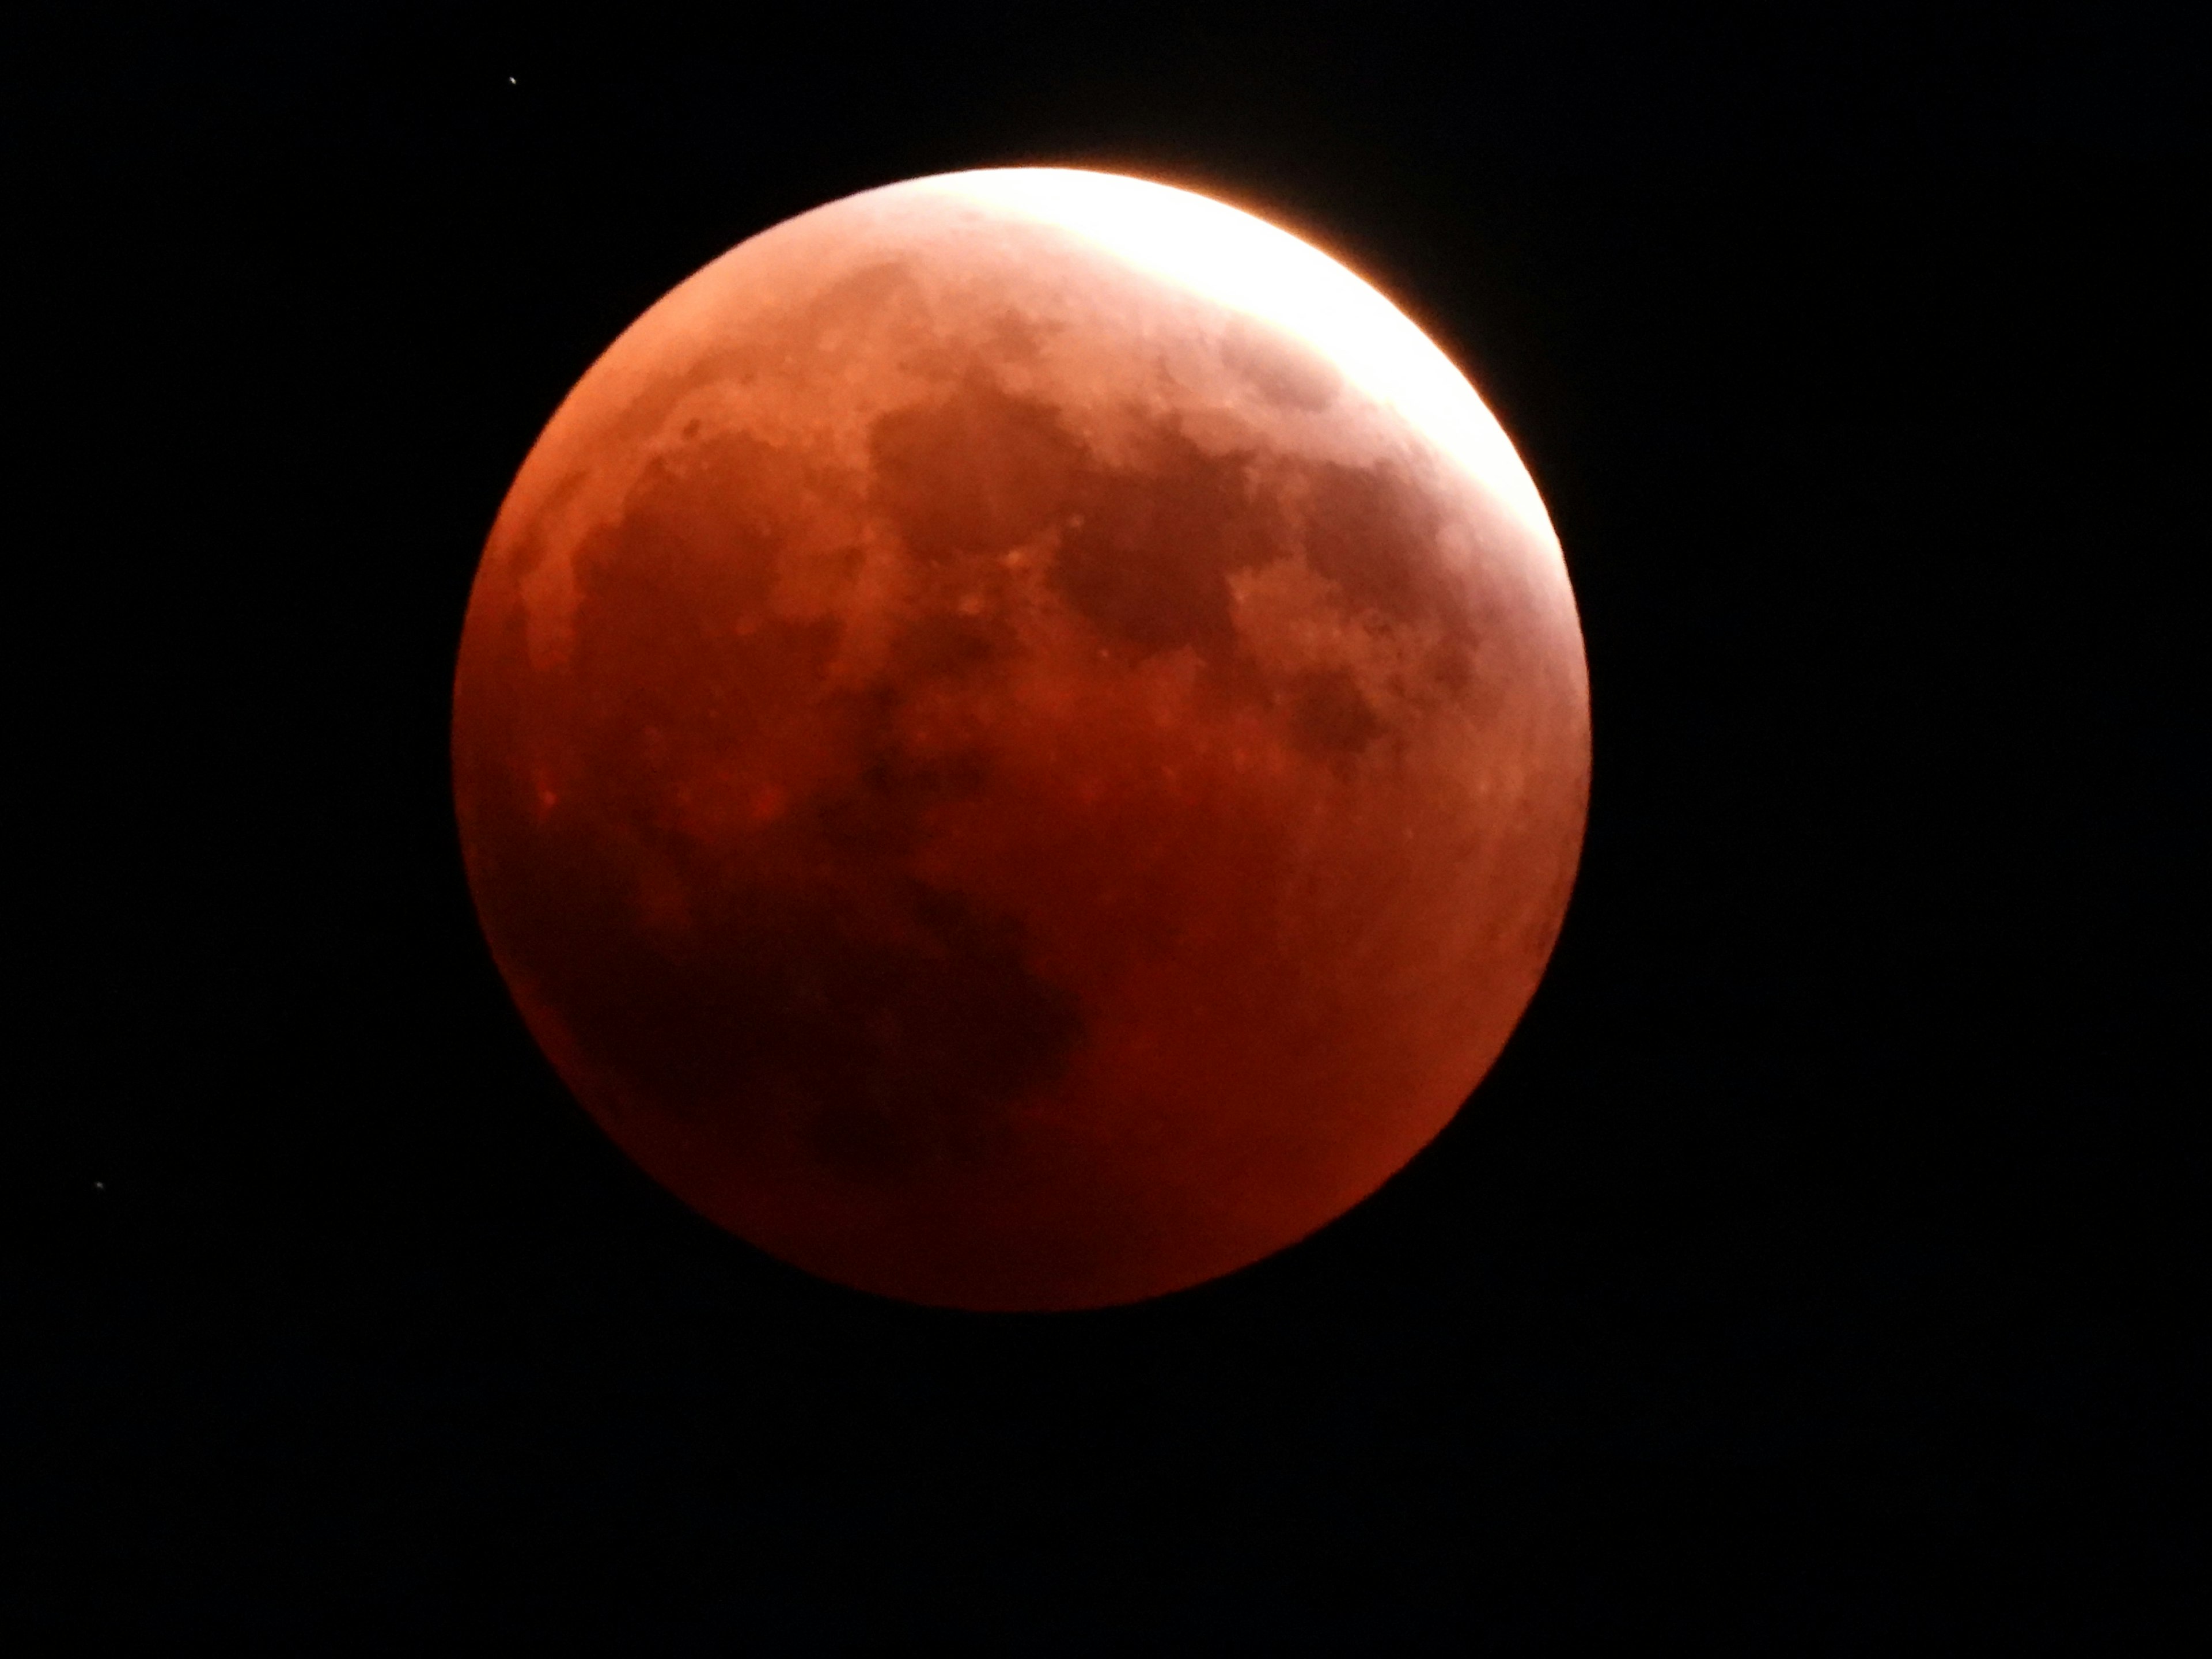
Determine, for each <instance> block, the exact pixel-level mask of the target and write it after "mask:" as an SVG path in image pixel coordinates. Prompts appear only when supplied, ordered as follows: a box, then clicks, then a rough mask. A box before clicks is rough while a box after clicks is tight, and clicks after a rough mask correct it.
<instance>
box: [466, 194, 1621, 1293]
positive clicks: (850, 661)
mask: <svg viewBox="0 0 2212 1659" xmlns="http://www.w3.org/2000/svg"><path fill="white" fill-rule="evenodd" d="M453 781H454V792H455V801H456V806H457V811H458V816H459V828H460V835H461V842H462V848H463V852H464V854H465V860H466V865H467V870H468V875H469V880H470V884H471V890H472V891H473V894H474V896H475V899H476V903H477V912H478V915H479V917H480V919H481V921H482V923H483V930H484V933H485V936H486V938H487V939H488V940H489V945H490V947H491V950H492V951H493V954H494V957H495V959H496V961H497V963H498V965H499V968H500V969H501V973H502V975H504V977H505V979H506V981H507V985H508V987H510V989H511V991H512V993H513V997H514V1000H515V1002H516V1004H517V1006H518V1007H519V1008H520V1011H521V1013H522V1015H523V1018H525V1020H526V1023H527V1024H528V1026H529V1028H530V1030H531V1031H532V1034H533V1035H534V1036H535V1037H536V1039H537V1041H538V1043H539V1045H540V1046H541V1047H542V1048H543V1049H544V1052H545V1054H546V1055H547V1056H548V1057H549V1059H550V1060H551V1062H552V1064H553V1065H554V1066H555V1067H556V1070H557V1071H558V1072H559V1073H560V1075H561V1077H562V1079H563V1080H564V1081H565V1082H566V1083H567V1084H568V1086H569V1088H570V1089H571V1090H572V1091H574V1094H575V1095H576V1097H577V1098H578V1099H579V1100H580V1101H581V1102H582V1103H583V1104H584V1106H585V1107H586V1109H587V1110H588V1111H589V1112H590V1113H591V1114H592V1116H593V1117H594V1118H596V1119H597V1121H599V1123H600V1124H601V1125H602V1126H603V1127H604V1128H605V1131H606V1133H608V1134H609V1135H610V1136H611V1138H612V1139H614V1140H615V1141H616V1142H617V1145H619V1146H621V1147H622V1148H623V1150H624V1151H625V1152H628V1153H629V1156H630V1157H632V1158H635V1160H636V1162H637V1163H638V1164H640V1165H641V1166H642V1167H643V1168H644V1169H645V1170H647V1172H649V1173H650V1174H651V1175H652V1176H653V1177H654V1178H655V1179H657V1180H658V1181H659V1182H661V1183H663V1184H664V1185H665V1186H666V1187H667V1188H669V1189H670V1190H671V1191H672V1192H673V1193H675V1194H677V1195H678V1196H679V1197H680V1198H682V1199H683V1200H685V1201H686V1202H687V1203H689V1204H690V1205H691V1206H694V1207H695V1208H696V1210H698V1211H699V1212H701V1213H702V1214H703V1215H705V1216H707V1217H708V1218H711V1219H712V1220H713V1221H714V1222H716V1223H718V1224H720V1225H722V1226H723V1227H725V1228H727V1229H728V1230H730V1231H732V1232H734V1233H736V1234H738V1235H739V1236H741V1237H744V1238H745V1239H747V1240H749V1241H750V1242H751V1243H754V1244H756V1245H757V1246H759V1247H760V1248H762V1249H765V1250H767V1251H769V1252H770V1253H772V1254H773V1255H776V1256H778V1257H780V1258H781V1259H783V1260H785V1261H789V1262H791V1263H793V1264H795V1265H797V1266H799V1267H802V1268H805V1269H807V1270H809V1271H811V1272H812V1273H817V1274H819V1275H822V1276H823V1277H825V1278H828V1279H832V1280H836V1281H838V1282H840V1283H842V1284H845V1285H852V1286H855V1287H859V1288H860V1289H863V1290H866V1291H874V1292H878V1293H881V1294H884V1295H888V1296H892V1297H902V1298H906V1299H908V1300H912V1301H916V1302H921V1303H926V1304H937V1305H944V1306H951V1307H959V1308H969V1309H979V1310H1045V1309H1070V1308H1080V1307H1091V1306H1100V1305H1105V1304H1115V1303H1121V1302H1128V1301H1133V1300H1137V1299H1140V1298H1143V1297H1150V1296H1154V1295H1158V1294H1160V1293H1163V1292H1165V1291H1173V1290H1176V1289H1178V1288H1181V1287H1184V1286H1188V1285H1194V1284H1197V1283H1199V1282H1201V1281H1203V1280H1206V1279H1211V1278H1213V1277H1215V1276H1217V1275H1219V1274H1222V1273H1227V1272H1230V1271H1231V1270H1233V1269H1235V1268H1237V1267H1242V1266H1243V1265H1245V1264H1247V1263H1249V1262H1252V1261H1256V1260H1258V1259H1259V1258H1261V1257H1262V1256H1265V1255H1268V1254H1270V1253H1271V1252H1273V1251H1275V1250H1277V1249H1281V1248H1282V1247H1284V1246H1285V1245H1287V1244H1290V1243H1293V1242H1294V1241H1296V1240H1297V1239H1298V1238H1300V1237H1304V1236H1305V1235H1307V1234H1309V1233H1310V1232H1311V1231H1314V1230H1315V1229H1316V1228H1317V1227H1319V1226H1321V1225H1323V1224H1324V1223H1326V1222H1328V1220H1330V1219H1331V1218H1334V1217H1335V1216H1337V1215H1339V1214H1340V1213H1341V1212H1344V1211H1345V1210H1346V1209H1347V1208H1348V1207H1350V1206H1352V1205H1353V1204H1355V1203H1357V1202H1358V1201H1359V1200H1361V1199H1362V1198H1364V1197H1365V1196H1366V1195H1367V1194H1370V1193H1371V1192H1373V1191H1374V1190H1375V1189H1376V1188H1377V1187H1378V1186H1379V1185H1381V1184H1382V1183H1383V1182H1384V1181H1385V1180H1387V1179H1388V1178H1389V1176H1391V1175H1392V1174H1393V1173H1394V1172H1395V1170H1398V1169H1400V1168H1401V1166H1402V1165H1403V1164H1405V1163H1406V1162H1407V1159H1409V1158H1412V1157H1413V1154H1414V1153H1415V1152H1418V1151H1419V1149H1420V1148H1421V1147H1422V1146H1424V1145H1425V1144H1426V1143H1427V1142H1428V1141H1429V1140H1430V1139H1431V1138H1432V1137H1433V1136H1434V1135H1435V1134H1436V1133H1437V1131H1438V1130H1439V1129H1440V1128H1442V1127H1443V1125H1444V1124H1445V1123H1446V1122H1447V1121H1449V1119H1450V1118H1451V1116H1452V1115H1453V1114H1454V1113H1455V1111H1456V1110H1457V1109H1459V1107H1460V1105H1461V1104H1462V1102H1463V1101H1464V1099H1465V1098H1466V1097H1467V1096H1468V1092H1469V1091H1471V1090H1472V1089H1473V1088H1474V1085H1476V1083H1477V1082H1478V1081H1479V1080H1480V1079H1481V1077H1482V1076H1483V1074H1484V1073H1486V1071H1487V1070H1488V1068H1489V1067H1490V1066H1491V1065H1492V1062H1493V1060H1495V1059H1496V1057H1497V1055H1498V1053H1499V1051H1500V1049H1501V1048H1503V1046H1504V1042H1505V1041H1506V1039H1507V1037H1508V1036H1509V1035H1510V1031H1511V1030H1512V1028H1513V1026H1514V1024H1515V1023H1516V1020H1517V1019H1518V1018H1519V1017H1520V1015H1521V1013H1522V1010H1523V1008H1524V1007H1525V1006H1527V1004H1528V1000H1529V998H1530V996H1531V994H1533V993H1534V988H1535V986H1536V984H1537V981H1538V979H1539V978H1540V976H1541V973H1542V971H1543V969H1544V966H1545V963H1546V962H1547V958H1548V957H1549V955H1550V952H1551V950H1552V946H1553V941H1554V939H1555V938H1556V936H1557V934H1558V931H1559V926H1560V922H1561V920H1562V917H1563V915H1564V913H1565V907H1566V903H1567V898H1568V894H1569V890H1570V888H1571V884H1572V882H1573V878H1574V872H1575V868H1576V863H1577V856H1578V854H1579V850H1580V846H1581V839H1582V831H1583V817H1584V812H1585V807H1586V801H1587V796H1588V787H1589V713H1588V690H1587V682H1586V678H1585V675H1584V670H1583V649H1582V638H1581V632H1580V629H1579V625H1578V623H1577V616H1576V611H1575V605H1574V599H1573V595H1572V592H1571V589H1570V586H1569V584H1568V580H1567V574H1566V570H1565V564H1564V562H1563V560H1562V557H1561V554H1560V550H1559V544H1558V542H1557V539H1556V538H1555V537H1554V535H1553V531H1552V528H1551V526H1550V523H1549V520H1548V519H1547V515H1546V513H1545V511H1544V508H1543V506H1542V503H1541V500H1540V499H1539V497H1538V495H1537V493H1536V491H1535V489H1534V486H1533V484H1532V483H1530V481H1529V478H1528V474H1527V472H1526V471H1525V470H1524V469H1523V467H1522V465H1521V463H1520V461H1519V459H1517V457H1516V455H1515V453H1514V452H1513V450H1512V447H1511V446H1510V443H1509V442H1508V441H1507V440H1506V438H1505V437H1504V434H1503V432H1502V431H1501V430H1500V429H1499V428H1498V423H1497V422H1496V421H1495V420H1494V419H1493V418H1492V416H1491V415H1490V413H1489V411H1488V410H1486V409H1485V408H1484V406H1483V405H1482V404H1481V402H1480V399H1479V398H1477V396H1476V394H1475V393H1474V391H1473V389H1472V388H1471V387H1470V386H1468V382H1467V381H1466V380H1465V379H1464V377H1462V375H1461V374H1459V372H1458V371H1457V370H1456V369H1455V368H1453V367H1452V365H1451V364H1450V362H1449V361H1448V360H1447V359H1446V358H1445V357H1444V356H1443V353H1441V352H1440V351H1439V350H1438V349H1437V348H1436V347H1435V346H1434V345H1433V344H1431V343H1430V342H1429V341H1428V340H1427V339H1426V338H1425V337H1424V336H1423V335H1422V334H1421V332H1420V331H1419V329H1418V328H1417V327H1416V326H1415V325H1413V323H1412V322H1410V321H1409V320H1408V319H1406V318H1405V317H1404V316H1403V315H1402V314H1401V313H1399V312H1398V311H1397V310H1396V309H1395V307H1392V306H1391V305H1390V304H1389V301H1385V300H1384V299H1383V297H1382V296H1381V295H1379V294H1377V293H1376V291H1375V290H1374V289H1372V288H1370V287H1369V286H1368V285H1367V284H1366V283H1364V282H1362V281H1361V280H1360V279H1359V278H1358V277H1357V276H1353V275H1352V273H1351V272H1349V271H1348V270H1346V269H1345V268H1344V267H1343V266H1341V265H1340V264H1337V263H1336V262H1335V261H1334V260H1333V259H1331V258H1328V256H1326V255H1324V254H1322V253H1321V252H1317V251H1316V250H1315V249H1314V248H1312V247H1310V246H1308V245H1306V244H1305V243H1304V242H1302V241H1300V240H1297V239H1296V238H1294V237H1292V236H1291V235H1289V234H1286V233H1285V232H1282V231H1280V230H1278V229H1275V228H1273V227H1271V226H1268V225H1267V224H1265V223H1264V222H1261V221H1259V220H1257V219H1255V218H1253V217H1252V216H1249V215H1246V214H1244V213H1243V212H1240V211H1238V210H1235V209H1232V208H1230V207H1227V206H1225V205H1223V204H1218V203H1216V202H1213V201H1212V200H1210V199H1208V198H1206V197H1200V196H1197V195H1194V194H1192V193H1190V192H1188V191H1179V190H1175V189H1171V188H1170V187H1167V186H1164V185H1157V184H1152V183H1149V182H1146V181H1142V180H1139V179H1129V178H1124V177H1120V176H1116V175H1111V174H1105V173H1084V172H1075V171H1069V170H1060V169H1009V170H1002V171H988V172H981V173H959V174H951V175H945V176H942V177H937V178H930V179H917V180H914V181H911V182H908V183H906V184H902V185H893V186H890V187H888V188H885V189H881V190H875V191H868V192H866V193H864V194H861V195H859V196H854V197H848V198H847V199H845V200H843V201H840V202H836V203H834V204H830V205H829V206H826V207H823V208H820V209H817V210H815V211H812V212H810V213H807V214H804V215H802V216H799V217H798V218H795V219H793V220H791V221H789V222H786V223H783V224H781V225H778V226H776V227H775V228H772V229H770V230H769V231H766V232H764V233H763V234H760V235H758V236H756V237H754V238H752V239H751V240H748V241H746V242H744V244H742V245H741V246H738V247H737V248H735V249H734V250H732V252H729V253H727V254H726V255H725V256H723V257H722V258H720V259H718V260H716V261H715V262H714V264H710V265H708V267H707V268H706V269H704V270H702V271H700V272H699V273H698V274H697V275H696V276H692V277H691V278H690V280H688V281H687V282H685V283H683V284H681V285H680V286H679V287H678V288H677V289H674V290H673V291H672V292H671V293H670V294H669V295H667V296H666V297H665V298H664V299H662V300H661V301H659V303H658V304H656V305H655V306H653V307H652V308H651V309H650V310H649V311H647V313H645V315H644V316H642V317H641V318H640V319H638V320H637V322H636V323H635V324H634V325H632V326H631V327H630V328H629V330H628V331H626V332H625V333H624V334H623V336H622V337H620V338H619V339H617V341H616V342H615V343H614V344H613V345H612V346H611V348H610V349H608V350H607V352H606V353H605V356H602V357H601V358H600V359H599V362H596V363H595V364H593V366H592V368H591V369H590V370H589V371H588V372H587V373H586V374H585V376H584V377H583V379H582V380H580V382H579V383H578V385H577V386H576V387H575V388H574V391H573V392H571V393H570V395H569V396H568V398H567V400H566V401H565V402H564V403H563V404H562V406H561V407H560V409H559V410H558V411H557V412H556V414H555V415H554V416H553V418H552V420H551V422H550V424H549V425H548V426H547V428H545V431H544V434H543V435H542V436H541V437H540V438H539V440H538V443H537V444H536V446H535V447H534V448H533V449H532V451H531V453H530V454H529V457H528V459H526V461H525V463H524V465H523V466H522V468H521V470H520V473H519V474H518V476H517V477H516V478H515V481H514V483H513V487H512V489H511V490H510V491H509V493H508V495H507V499H506V501H505V503H504V505H503V506H502V507H501V512H500V513H499V516H498V519H497V521H496V523H495V526H494V528H493V531H492V532H491V536H490V538H489V543H488V544H487V546H486V548H485V550H484V554H483V561H482V563H481V566H480V568H479V569H478V572H477V578H476V583H475V587H474V590H473V592H472V594H471V599H470V603H469V609H468V615H467V620H466V623H465V629H464V632H463V636H462V642H461V648H460V654H459V666H458V671H457V675H456V681H455V693H454V710H453Z"/></svg>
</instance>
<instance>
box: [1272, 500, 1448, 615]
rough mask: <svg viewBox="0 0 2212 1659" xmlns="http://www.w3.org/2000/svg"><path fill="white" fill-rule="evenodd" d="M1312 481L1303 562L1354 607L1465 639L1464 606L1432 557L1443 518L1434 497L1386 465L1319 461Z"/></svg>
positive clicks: (1434, 555)
mask: <svg viewBox="0 0 2212 1659" xmlns="http://www.w3.org/2000/svg"><path fill="white" fill-rule="evenodd" d="M1310 480H1311V495H1310V498H1309V501H1308V503H1307V508H1306V533H1305V550H1306V559H1307V562H1309V563H1310V564H1311V565H1312V566H1313V568H1315V569H1316V571H1318V572H1320V574H1322V575H1324V576H1327V577H1328V579H1329V580H1332V581H1334V582H1335V583H1336V584H1337V585H1338V586H1340V587H1341V588H1342V589H1343V590H1344V592H1345V594H1346V597H1347V598H1348V599H1351V600H1352V604H1353V605H1355V606H1358V607H1362V608H1365V609H1370V610H1372V611H1377V612H1379V613H1381V615H1382V616H1383V617H1387V618H1388V619H1389V620H1390V621H1392V622H1396V623H1419V622H1420V621H1422V620H1423V619H1425V618H1427V619H1433V620H1435V621H1436V622H1437V623H1441V624H1442V625H1443V628H1444V630H1445V632H1446V633H1448V634H1454V635H1464V634H1466V633H1467V632H1468V623H1469V618H1468V611H1467V606H1466V604H1465V601H1464V599H1463V598H1462V595H1461V594H1460V592H1458V591H1457V589H1456V588H1455V586H1453V585H1452V583H1451V581H1450V580H1449V577H1448V576H1447V575H1446V574H1445V571H1444V568H1443V560H1441V559H1440V558H1439V557H1438V556H1437V534H1438V532H1440V530H1441V529H1442V527H1443V514H1442V512H1441V509H1440V508H1439V507H1438V506H1437V501H1436V499H1435V498H1434V496H1432V495H1431V494H1430V493H1429V492H1428V491H1427V490H1425V489H1422V488H1421V486H1420V485H1419V483H1416V482H1415V481H1414V480H1413V478H1411V477H1408V476H1407V474H1406V473H1405V472H1404V471H1402V470H1401V469H1400V468H1398V467H1395V466H1391V465H1380V466H1369V467H1353V466H1344V465H1338V464H1336V463H1334V462H1317V463H1315V464H1314V465H1312V467H1311V468H1310Z"/></svg>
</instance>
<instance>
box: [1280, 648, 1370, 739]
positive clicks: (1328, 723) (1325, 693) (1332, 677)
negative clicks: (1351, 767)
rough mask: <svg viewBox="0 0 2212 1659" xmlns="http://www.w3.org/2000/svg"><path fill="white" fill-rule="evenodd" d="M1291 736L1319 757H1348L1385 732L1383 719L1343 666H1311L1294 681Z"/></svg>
mask: <svg viewBox="0 0 2212 1659" xmlns="http://www.w3.org/2000/svg"><path fill="white" fill-rule="evenodd" d="M1290 713H1291V742H1293V743H1294V744H1297V747H1298V749H1299V750H1300V751H1301V752H1302V753H1304V754H1308V755H1312V756H1314V757H1317V758H1319V759H1322V760H1328V759H1336V758H1349V757H1354V756H1358V755H1359V754H1362V753H1364V751H1365V750H1366V748H1367V745H1368V744H1371V743H1373V742H1374V741H1375V739H1376V738H1378V737H1380V736H1382V735H1383V722H1382V721H1381V720H1377V719H1376V717H1375V710H1374V709H1373V708H1371V707H1370V706H1369V704H1368V702H1367V699H1366V698H1365V697H1364V696H1361V695H1360V690H1359V685H1358V682H1357V681H1355V680H1354V679H1353V678H1352V676H1351V674H1350V673H1349V672H1348V671H1346V670H1344V669H1341V668H1315V669H1309V670H1308V671H1305V672H1304V673H1303V674H1300V675H1298V676H1297V678H1295V680H1293V682H1292V690H1291V709H1290Z"/></svg>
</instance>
